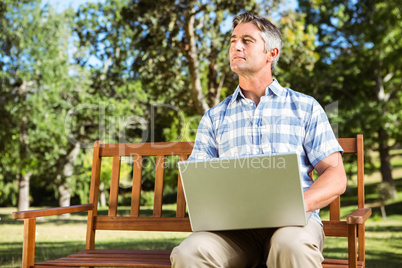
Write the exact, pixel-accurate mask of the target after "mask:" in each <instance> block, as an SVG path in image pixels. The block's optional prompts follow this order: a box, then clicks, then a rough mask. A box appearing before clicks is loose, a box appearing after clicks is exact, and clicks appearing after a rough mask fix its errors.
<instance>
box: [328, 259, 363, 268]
mask: <svg viewBox="0 0 402 268" xmlns="http://www.w3.org/2000/svg"><path fill="white" fill-rule="evenodd" d="M322 267H323V268H349V262H348V260H341V259H325V260H324V262H323V263H322ZM357 267H364V263H363V262H362V261H357Z"/></svg>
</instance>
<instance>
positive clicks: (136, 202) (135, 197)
mask: <svg viewBox="0 0 402 268" xmlns="http://www.w3.org/2000/svg"><path fill="white" fill-rule="evenodd" d="M141 181H142V156H141V155H136V156H134V166H133V188H132V191H131V212H130V216H132V217H138V216H139V215H140V205H141Z"/></svg>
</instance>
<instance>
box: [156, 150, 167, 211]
mask: <svg viewBox="0 0 402 268" xmlns="http://www.w3.org/2000/svg"><path fill="white" fill-rule="evenodd" d="M164 167H165V156H164V155H157V156H156V172H155V189H154V211H153V216H154V217H162V197H163V177H164Z"/></svg>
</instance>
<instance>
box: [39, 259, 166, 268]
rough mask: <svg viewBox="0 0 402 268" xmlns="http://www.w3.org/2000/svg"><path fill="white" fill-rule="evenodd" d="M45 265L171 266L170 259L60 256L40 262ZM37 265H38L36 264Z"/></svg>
mask: <svg viewBox="0 0 402 268" xmlns="http://www.w3.org/2000/svg"><path fill="white" fill-rule="evenodd" d="M38 265H43V266H44V267H49V266H50V265H51V266H55V267H57V266H67V265H68V266H73V267H81V266H85V267H88V266H92V267H105V266H109V267H110V266H111V267H170V265H171V264H170V260H169V259H149V258H143V259H137V258H131V259H118V258H60V259H56V260H54V261H47V262H43V263H38ZM35 267H37V266H35Z"/></svg>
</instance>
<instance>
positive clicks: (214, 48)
mask: <svg viewBox="0 0 402 268" xmlns="http://www.w3.org/2000/svg"><path fill="white" fill-rule="evenodd" d="M244 11H249V12H252V13H255V14H259V15H262V16H265V17H268V18H269V19H270V20H272V22H273V23H274V24H275V25H277V26H278V27H279V28H280V30H281V32H282V37H283V50H282V52H281V57H280V59H279V62H278V65H277V67H276V69H275V70H274V76H275V78H276V79H277V80H278V81H279V83H280V84H281V85H283V86H286V87H290V88H292V89H293V90H296V91H299V92H302V93H305V94H308V95H311V96H313V97H315V98H316V99H317V100H318V101H319V102H320V103H321V105H322V106H323V107H324V108H325V110H326V111H327V114H328V116H329V119H330V121H331V124H332V126H333V127H334V131H335V132H336V134H337V136H338V137H353V136H355V135H356V134H363V135H364V138H365V159H366V166H365V170H366V174H367V178H368V183H372V193H373V195H372V196H368V197H367V202H368V203H371V204H372V206H373V207H378V208H380V207H383V208H384V205H386V206H389V207H390V211H391V215H392V214H402V197H401V195H400V194H399V192H401V191H402V189H401V185H402V182H401V181H402V157H401V156H402V147H401V142H402V124H401V118H402V109H401V108H402V91H401V90H400V89H401V85H402V81H401V78H402V75H401V69H402V68H401V65H402V61H401V57H400V56H401V54H402V39H401V36H402V27H401V26H402V11H401V3H400V1H397V0H383V1H374V0H363V1H354V0H349V1H348V0H337V1H335V0H311V1H307V0H299V1H297V0H293V1H281V0H269V1H260V0H259V1H256V0H250V1H237V0H227V1H220V0H216V1H215V0H213V1H212V0H199V1H194V0H184V1H183V0H160V1H150V0H93V1H85V0H75V1H74V0H69V1H55V0H54V1H52V0H43V1H40V0H31V1H29V0H1V1H0V68H1V72H0V153H1V156H2V157H1V158H0V207H14V210H27V209H28V208H29V207H43V206H67V205H70V204H81V203H86V202H87V201H88V195H89V182H90V172H91V159H92V157H91V154H92V146H93V143H94V141H95V140H102V142H103V143H117V142H154V141H155V142H158V141H193V140H194V137H195V133H196V129H197V126H198V122H199V120H200V118H201V116H202V115H203V114H204V113H205V112H206V111H207V109H209V108H210V107H213V106H215V105H216V104H217V103H219V102H220V101H222V100H223V99H224V98H225V97H227V96H228V95H230V94H232V93H233V91H234V90H235V88H236V86H237V77H236V75H235V74H234V73H232V72H231V71H230V68H229V62H228V48H229V37H230V35H231V21H232V19H233V17H234V15H235V14H238V13H240V12H244ZM172 161H173V162H174V160H172ZM345 162H346V168H347V172H348V175H349V178H350V182H349V184H350V185H351V186H353V175H354V173H355V171H356V167H355V166H354V165H348V159H345ZM126 163H127V166H126V169H123V171H122V182H121V190H122V192H123V193H124V191H125V189H127V187H130V182H131V181H130V178H131V172H132V165H131V162H130V160H127V161H126ZM149 163H152V159H150V160H149ZM104 165H106V166H108V165H110V168H109V169H107V168H106V169H104V171H103V173H102V185H103V186H102V187H104V189H105V195H107V189H108V187H109V185H108V181H109V178H110V172H111V163H104ZM148 170H149V173H150V174H151V173H152V172H151V171H152V165H149V167H148ZM175 172H176V171H174V169H172V170H171V172H170V173H171V174H168V176H171V177H172V181H174V180H175V176H177V173H175ZM142 186H143V189H144V190H152V176H151V175H149V176H147V171H146V170H145V175H144V180H143V185H142ZM168 186H169V183H168ZM175 187H177V185H176V186H175V185H174V184H171V185H170V189H169V190H168V191H167V194H166V195H169V194H174V193H175V191H176V188H175ZM127 192H131V191H127ZM384 193H385V194H384ZM166 198H168V197H166ZM100 200H101V202H102V203H101V204H100V205H101V206H102V205H106V204H107V202H108V198H107V196H104V197H103V198H101V199H100ZM127 200H129V198H128V199H127ZM120 201H121V203H122V204H124V202H125V201H124V198H123V199H121V200H120ZM143 202H144V205H146V204H150V203H152V200H144V201H143ZM385 211H386V210H385V209H384V210H383V212H382V210H380V209H379V210H375V211H374V213H375V215H377V216H376V217H377V218H378V219H379V218H380V215H381V216H383V215H384V213H385ZM381 212H382V213H381ZM399 219H402V218H398V220H399ZM398 226H399V227H397V229H395V231H396V232H399V235H401V233H402V231H401V225H398ZM399 239H400V237H399ZM399 248H401V246H399ZM399 260H400V259H399ZM379 267H380V266H379Z"/></svg>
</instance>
